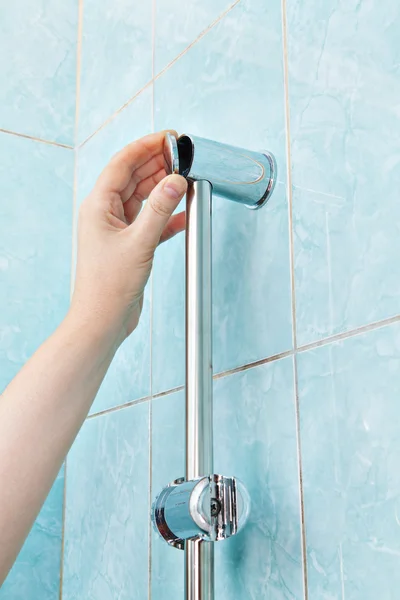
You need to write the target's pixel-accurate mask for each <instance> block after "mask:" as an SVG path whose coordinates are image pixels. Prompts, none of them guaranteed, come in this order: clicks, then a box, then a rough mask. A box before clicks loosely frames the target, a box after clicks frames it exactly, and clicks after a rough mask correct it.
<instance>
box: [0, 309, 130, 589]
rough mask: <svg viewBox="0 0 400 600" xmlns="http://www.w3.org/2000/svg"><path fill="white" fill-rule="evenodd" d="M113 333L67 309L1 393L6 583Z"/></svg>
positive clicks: (0, 509) (0, 569)
mask: <svg viewBox="0 0 400 600" xmlns="http://www.w3.org/2000/svg"><path fill="white" fill-rule="evenodd" d="M94 325H96V324H94ZM112 331H115V329H114V330H113V329H110V332H109V333H108V332H107V330H104V328H100V327H96V326H93V325H92V323H91V322H89V320H84V319H81V318H77V316H76V315H75V314H72V313H71V314H69V315H68V316H67V318H66V319H65V321H64V322H63V323H62V324H61V325H60V327H59V328H58V329H57V331H56V332H55V333H54V334H53V335H52V336H51V337H50V338H49V339H48V340H47V341H46V342H45V343H44V344H43V345H42V346H41V347H40V348H39V350H38V351H37V352H36V353H35V354H34V356H33V357H32V358H31V359H30V360H29V361H28V362H27V363H26V365H25V366H24V368H23V369H22V370H21V371H20V373H19V374H18V375H17V377H16V378H15V379H14V380H13V381H12V382H11V384H10V385H9V386H8V388H7V389H6V390H5V392H4V393H3V395H2V396H0V490H1V491H0V540H1V544H0V585H1V583H2V581H3V580H4V578H5V576H6V575H7V572H8V570H9V568H10V567H11V565H12V563H13V561H14V560H15V557H16V555H17V553H18V551H19V549H20V547H21V545H22V543H23V542H24V539H25V537H26V535H27V533H28V531H29V529H30V528H31V526H32V524H33V521H34V520H35V518H36V516H37V514H38V512H39V510H40V508H41V506H42V504H43V502H44V500H45V498H46V496H47V493H48V492H49V490H50V487H51V485H52V483H53V481H54V479H55V477H56V475H57V473H58V471H59V469H60V467H61V465H62V462H63V460H64V458H65V455H66V453H67V452H68V450H69V448H70V446H71V444H72V442H73V441H74V438H75V436H76V434H77V432H78V431H79V428H80V427H81V425H82V423H83V421H84V419H85V417H86V415H87V413H88V411H89V409H90V406H91V404H92V402H93V399H94V397H95V395H96V393H97V391H98V389H99V386H100V384H101V382H102V379H103V377H104V375H105V373H106V371H107V368H108V367H109V365H110V362H111V360H112V358H113V356H114V353H115V350H116V348H117V345H118V340H117V339H116V336H115V334H114V333H111V332H112Z"/></svg>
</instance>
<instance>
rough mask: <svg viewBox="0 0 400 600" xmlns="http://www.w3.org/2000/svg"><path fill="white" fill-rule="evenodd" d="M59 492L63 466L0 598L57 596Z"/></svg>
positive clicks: (29, 599) (45, 599)
mask: <svg viewBox="0 0 400 600" xmlns="http://www.w3.org/2000/svg"><path fill="white" fill-rule="evenodd" d="M63 496H64V468H62V469H61V471H60V473H59V475H58V477H57V479H56V481H55V483H54V485H53V487H52V489H51V491H50V494H49V495H48V497H47V500H46V502H45V504H44V506H43V508H42V510H41V511H40V513H39V516H38V517H37V519H36V521H35V523H34V525H33V528H32V530H31V532H30V534H29V536H28V538H27V540H26V542H25V544H24V546H23V547H22V550H21V552H20V553H19V555H18V558H17V561H16V562H15V564H14V566H13V568H12V569H11V571H10V573H9V575H8V577H7V579H6V581H5V582H4V583H3V585H2V586H1V589H0V599H1V600H20V599H21V598H23V599H24V600H38V598H40V600H58V599H59V594H60V564H61V563H60V561H61V532H62V513H63Z"/></svg>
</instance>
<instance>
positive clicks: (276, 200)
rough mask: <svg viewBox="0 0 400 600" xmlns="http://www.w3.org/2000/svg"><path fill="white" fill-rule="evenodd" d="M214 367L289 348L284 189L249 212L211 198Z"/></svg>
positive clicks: (223, 367)
mask: <svg viewBox="0 0 400 600" xmlns="http://www.w3.org/2000/svg"><path fill="white" fill-rule="evenodd" d="M213 219H214V221H213V225H214V229H213V236H214V238H213V304H214V310H213V319H214V340H213V341H214V370H215V372H221V371H225V370H227V369H231V368H234V367H237V366H239V365H242V364H246V363H250V362H254V361H257V360H260V359H262V358H265V357H267V356H272V355H274V354H279V353H280V352H284V351H285V350H289V349H290V348H291V347H292V321H291V292H290V271H289V236H288V207H287V200H286V188H285V186H284V185H283V184H278V185H277V186H276V188H275V191H274V195H273V197H272V198H271V200H270V201H269V203H268V205H267V206H266V207H265V208H263V209H261V210H260V211H251V210H248V209H246V208H244V207H243V206H241V205H238V204H234V203H233V202H232V203H231V202H226V201H222V200H219V199H218V198H216V199H215V202H214V211H213Z"/></svg>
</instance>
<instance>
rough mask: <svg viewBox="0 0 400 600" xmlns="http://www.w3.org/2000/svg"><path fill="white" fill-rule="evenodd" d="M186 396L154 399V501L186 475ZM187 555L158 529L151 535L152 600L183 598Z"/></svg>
mask: <svg viewBox="0 0 400 600" xmlns="http://www.w3.org/2000/svg"><path fill="white" fill-rule="evenodd" d="M184 401H185V400H184V393H183V392H176V393H174V394H170V395H168V396H163V397H161V398H157V399H154V400H153V408H152V433H151V435H152V442H151V456H152V481H151V485H152V500H153V501H154V499H155V497H156V496H157V494H159V493H160V492H161V490H162V489H163V488H164V487H165V486H166V485H168V484H169V483H171V481H174V479H177V478H178V477H183V476H184V474H185V450H184V438H183V436H184V432H185V407H184ZM183 578H184V553H183V552H182V551H181V550H177V549H175V548H170V547H169V546H168V545H167V544H166V542H165V541H164V540H163V539H162V538H161V537H160V535H159V534H158V533H156V531H154V528H153V530H152V536H151V598H152V600H168V599H169V598H171V599H172V598H174V599H176V600H178V599H179V598H183V581H184V580H183Z"/></svg>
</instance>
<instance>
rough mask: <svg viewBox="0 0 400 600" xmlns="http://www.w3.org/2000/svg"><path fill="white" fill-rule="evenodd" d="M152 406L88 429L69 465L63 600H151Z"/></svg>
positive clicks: (104, 418) (108, 416)
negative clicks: (150, 432) (149, 590)
mask: <svg viewBox="0 0 400 600" xmlns="http://www.w3.org/2000/svg"><path fill="white" fill-rule="evenodd" d="M148 437H149V406H148V403H147V402H144V403H141V404H137V405H134V406H131V407H128V408H125V409H122V410H118V411H116V412H112V413H108V414H106V415H103V416H101V417H95V418H93V419H90V420H88V421H86V423H85V425H84V426H83V428H82V430H81V432H80V434H79V436H78V438H77V440H76V442H75V444H74V445H73V447H72V450H71V452H70V454H69V457H68V467H67V510H66V521H65V554H64V577H63V600H76V599H78V598H85V599H87V600H99V598H101V600H114V599H115V598H119V600H143V599H144V598H147V592H148V542H149V540H148V531H149V520H148V519H149V494H148V488H149V443H148V442H149V439H148Z"/></svg>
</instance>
